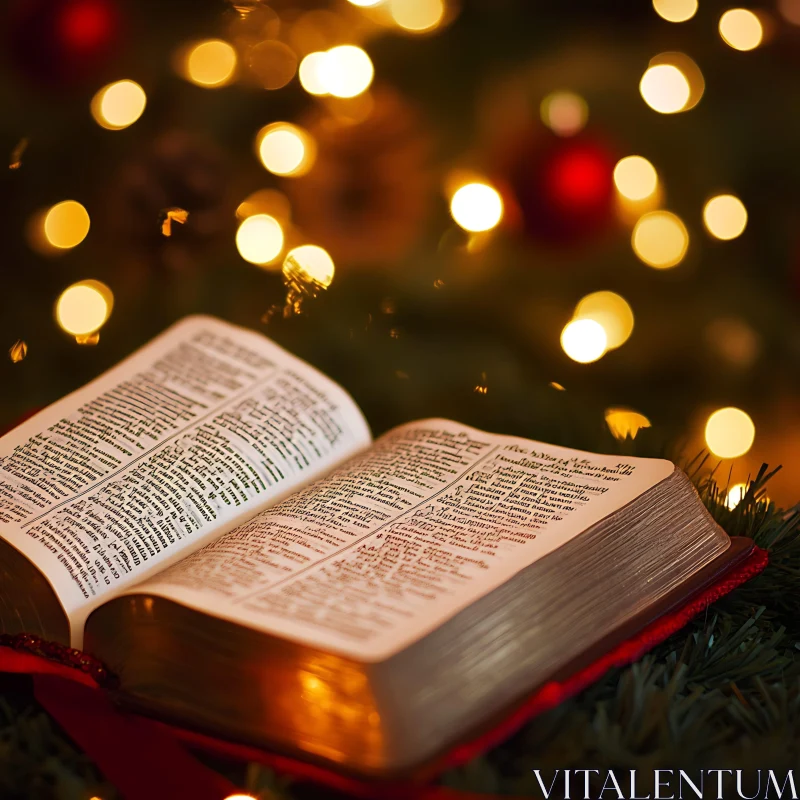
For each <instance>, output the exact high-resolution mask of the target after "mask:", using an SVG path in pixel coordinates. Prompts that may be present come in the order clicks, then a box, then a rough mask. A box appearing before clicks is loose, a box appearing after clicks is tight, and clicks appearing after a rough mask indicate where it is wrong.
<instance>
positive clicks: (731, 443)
mask: <svg viewBox="0 0 800 800" xmlns="http://www.w3.org/2000/svg"><path fill="white" fill-rule="evenodd" d="M705 437H706V445H707V446H708V449H709V450H710V451H711V452H712V453H713V454H714V455H715V456H718V457H719V458H738V457H739V456H743V455H744V454H745V453H746V452H747V451H748V450H749V449H750V448H751V447H752V446H753V441H754V440H755V438H756V426H755V425H754V424H753V420H752V419H750V417H749V415H748V414H747V413H746V412H744V411H742V410H741V409H740V408H732V407H729V408H720V409H718V410H717V411H715V412H714V413H713V414H711V416H710V417H709V418H708V421H707V422H706V431H705Z"/></svg>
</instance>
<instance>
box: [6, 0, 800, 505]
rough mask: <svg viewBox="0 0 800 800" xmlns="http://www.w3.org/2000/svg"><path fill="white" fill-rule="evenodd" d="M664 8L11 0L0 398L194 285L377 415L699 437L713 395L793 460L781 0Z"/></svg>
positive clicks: (136, 326)
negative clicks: (748, 6)
mask: <svg viewBox="0 0 800 800" xmlns="http://www.w3.org/2000/svg"><path fill="white" fill-rule="evenodd" d="M771 2H772V0H770V3H771ZM654 6H655V7H653V6H650V5H649V4H645V3H634V2H631V3H623V4H613V5H609V4H595V3H589V2H576V3H572V4H568V5H567V4H564V3H559V2H554V0H548V1H547V2H541V3H531V2H530V0H482V1H480V0H472V2H464V3H463V4H461V5H458V4H456V3H455V2H453V1H452V0H448V1H447V2H444V0H352V2H349V3H348V2H345V0H341V2H331V3H315V4H312V3H309V2H300V1H299V0H297V1H296V2H291V1H290V0H276V2H272V3H267V2H260V1H259V0H241V2H233V1H232V2H229V3H224V2H223V0H203V2H200V0H173V2H171V3H156V2H139V3H135V4H134V3H125V2H123V0H28V1H27V2H22V1H21V0H16V1H15V2H11V3H9V4H7V5H6V8H5V10H4V12H3V13H4V14H5V18H4V19H3V21H2V26H1V27H0V30H2V32H3V35H4V36H5V37H6V46H5V48H4V50H5V53H6V56H7V57H6V63H5V65H4V68H3V71H2V72H1V73H0V107H2V109H3V111H4V113H3V114H2V117H0V146H2V147H5V148H6V152H7V153H8V154H9V164H8V167H9V168H8V169H7V170H4V172H5V174H4V175H3V178H2V180H3V192H2V223H0V224H2V230H3V258H2V262H1V263H2V270H3V290H2V314H0V344H2V345H3V348H4V350H5V351H6V352H7V353H8V355H7V357H4V358H3V359H2V361H0V386H2V396H1V398H0V399H1V401H2V406H0V424H11V423H12V422H13V421H14V420H15V419H16V418H17V417H19V416H20V415H22V414H23V413H25V412H27V411H29V410H31V409H32V408H33V407H36V406H41V405H44V404H46V403H49V402H51V401H53V400H55V399H56V398H58V397H59V396H61V395H63V394H64V393H66V392H68V391H70V390H71V389H74V388H76V387H77V386H78V385H80V384H82V383H84V382H85V381H87V380H88V379H90V378H92V377H93V376H95V375H97V374H98V373H99V372H100V371H101V370H103V369H104V368H106V367H108V366H110V365H111V364H113V363H115V362H117V361H118V360H120V359H121V358H122V357H123V356H125V355H126V354H127V353H129V352H130V351H131V350H132V349H133V348H135V347H136V346H138V345H140V344H142V343H143V342H144V341H146V340H147V339H148V338H150V337H151V336H152V335H154V334H155V333H156V332H158V331H159V330H161V329H162V328H163V327H165V326H166V325H167V324H169V323H170V322H172V321H173V320H175V319H177V318H179V317H181V316H183V315H185V314H188V313H194V312H204V313H213V314H217V315H219V316H221V317H224V318H226V319H229V320H231V321H234V322H238V323H241V324H244V325H248V326H250V327H256V328H259V327H260V328H261V329H262V330H264V331H265V332H266V333H267V334H268V335H269V336H271V337H273V338H274V339H276V340H277V341H278V342H280V343H282V344H284V345H285V346H286V347H288V348H289V349H291V350H292V351H294V352H296V353H298V354H299V355H301V356H303V357H305V358H307V359H308V360H309V361H310V362H312V363H313V364H315V365H317V366H318V367H320V368H321V369H322V370H324V371H326V372H328V373H329V374H331V375H332V377H334V378H335V379H337V380H339V381H341V382H342V383H343V384H344V385H345V386H346V387H347V388H348V389H349V390H350V391H351V392H352V394H353V395H354V397H355V398H356V400H357V401H358V402H359V403H360V404H361V406H362V408H363V409H364V410H365V412H366V414H367V417H368V418H369V420H370V421H371V423H372V425H373V428H374V430H375V432H376V433H378V432H381V431H383V430H385V429H386V428H388V427H390V426H392V425H394V424H397V423H399V422H402V421H405V420H408V419H413V418H417V417H422V416H433V415H441V416H449V417H454V418H457V419H459V420H462V421H464V422H468V423H471V424H474V425H477V426H479V427H483V428H487V429H490V430H496V431H502V432H509V433H515V434H518V435H522V436H531V437H535V438H541V439H545V440H549V441H556V442H560V443H563V444H568V445H574V446H583V447H587V448H597V449H601V448H606V449H610V448H613V447H614V446H615V445H614V442H613V439H612V437H611V434H610V433H609V431H608V429H607V427H606V426H607V424H608V425H609V426H610V427H611V428H612V429H613V430H614V432H615V433H616V434H617V436H624V433H625V432H626V431H628V432H633V433H635V431H636V429H637V428H638V427H639V426H641V425H647V424H648V423H652V427H653V431H652V432H651V433H655V434H656V435H655V436H654V437H653V436H651V440H668V439H669V440H673V441H675V440H676V439H680V438H685V439H686V440H687V442H688V444H687V447H689V448H690V449H692V448H694V449H695V450H697V449H699V448H700V447H701V446H703V438H704V430H705V426H706V421H707V420H708V419H709V415H710V414H711V412H713V411H714V410H715V409H721V408H729V407H733V408H736V409H741V410H742V411H743V412H745V413H744V414H743V413H735V412H733V411H730V412H726V413H724V414H721V415H717V416H715V417H714V419H713V421H712V422H711V424H710V425H709V428H708V431H707V436H706V439H707V444H708V446H710V447H711V449H712V450H713V451H714V452H715V453H716V454H717V455H718V456H720V457H734V456H740V455H741V457H739V458H737V459H736V460H735V461H734V462H732V463H733V465H734V479H735V480H743V479H744V478H745V477H746V475H747V473H748V472H755V469H754V465H756V464H757V463H760V462H761V461H762V460H769V461H772V462H774V463H780V462H783V463H784V464H785V465H786V466H787V467H788V468H789V469H787V470H785V471H784V476H785V477H784V487H787V486H791V478H792V473H794V475H796V474H797V472H798V470H800V457H798V455H797V448H796V447H795V446H794V445H795V437H796V435H797V434H796V433H794V432H793V431H796V430H797V429H798V425H797V422H798V421H800V402H798V388H799V387H800V381H799V379H798V374H800V373H799V372H798V369H797V367H798V362H800V321H799V317H798V314H797V304H798V292H800V240H798V233H797V231H798V230H800V228H798V225H797V219H798V216H799V215H800V207H799V206H800V204H799V203H798V193H797V191H796V189H795V187H796V186H798V185H800V162H798V160H797V158H796V156H795V147H796V141H797V139H798V135H800V102H798V100H799V99H800V85H799V84H798V82H797V80H796V75H797V70H798V67H800V55H799V54H800V46H799V45H800V27H797V25H798V24H800V0H781V2H780V3H779V6H773V5H771V4H770V5H769V6H767V5H764V6H759V7H757V8H753V9H752V10H745V9H738V10H735V11H728V13H725V14H723V12H725V11H726V10H727V9H728V6H727V5H721V4H719V3H717V2H711V0H708V2H704V3H703V4H702V5H701V6H700V7H699V8H698V7H697V4H696V2H695V0H655V2H654ZM64 201H72V202H69V203H65V202H64ZM306 245H315V246H316V247H315V248H311V249H309V248H308V247H305V246H306ZM298 248H302V249H298ZM319 248H323V249H322V250H320V249H319ZM331 259H332V261H333V263H334V264H335V275H334V276H333V279H332V280H331V274H330V264H331ZM328 284H329V285H328ZM287 286H288V288H287ZM68 287H70V288H69V291H67V289H68ZM287 292H288V294H289V295H290V297H289V309H290V311H296V310H298V309H299V311H300V313H299V314H298V313H289V314H284V313H282V309H283V307H284V304H285V303H286V301H287ZM623 298H624V299H623ZM57 302H58V308H57V311H56V312H55V317H56V318H55V319H54V308H55V307H56V303H57ZM564 389H566V391H564ZM615 409H617V410H616V411H614V410H615ZM629 409H634V410H635V411H636V412H638V413H636V414H631V413H627V412H628V410H629ZM604 417H605V420H604ZM606 420H607V421H606ZM753 423H754V424H755V445H754V446H753V448H752V450H750V453H749V454H748V455H743V454H744V453H746V452H747V451H748V448H749V447H750V445H751V443H752V440H753V436H752V433H753V430H752V424H753ZM640 438H641V437H640ZM637 444H638V441H637ZM645 444H646V443H645ZM652 446H655V445H652ZM751 458H752V460H750V459H751ZM727 463H728V462H726V468H727ZM779 481H780V476H778V478H776V480H775V482H774V484H775V485H774V488H773V489H772V491H773V492H774V495H775V496H777V497H778V498H780V499H783V500H784V501H785V502H790V501H794V500H795V499H796V498H795V497H794V496H792V495H791V493H790V492H788V491H787V490H786V489H785V488H784V491H783V494H781V491H782V490H781V484H780V482H779Z"/></svg>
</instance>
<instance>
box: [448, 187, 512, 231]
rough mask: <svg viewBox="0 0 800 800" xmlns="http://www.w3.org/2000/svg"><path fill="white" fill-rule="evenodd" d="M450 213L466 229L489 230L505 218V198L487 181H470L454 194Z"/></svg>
mask: <svg viewBox="0 0 800 800" xmlns="http://www.w3.org/2000/svg"><path fill="white" fill-rule="evenodd" d="M450 213H451V214H452V215H453V219H454V220H455V221H456V222H457V223H458V224H459V225H460V226H461V227H462V228H463V229H464V230H466V231H472V232H473V233H479V232H480V231H489V230H491V229H492V228H494V227H496V225H497V224H498V223H499V222H500V220H501V219H502V218H503V200H502V198H501V197H500V194H499V193H498V192H497V190H496V189H493V188H492V187H491V186H489V185H487V184H485V183H468V184H467V185H466V186H462V187H461V188H460V189H459V190H458V191H457V192H456V193H455V194H454V195H453V198H452V200H451V201H450Z"/></svg>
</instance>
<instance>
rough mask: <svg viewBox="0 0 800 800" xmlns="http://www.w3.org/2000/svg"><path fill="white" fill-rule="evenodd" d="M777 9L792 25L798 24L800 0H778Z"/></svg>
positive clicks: (799, 23) (799, 19) (799, 22)
mask: <svg viewBox="0 0 800 800" xmlns="http://www.w3.org/2000/svg"><path fill="white" fill-rule="evenodd" d="M778 11H779V12H780V14H781V16H782V17H783V18H784V19H785V20H786V21H787V22H790V23H791V24H792V25H800V0H778Z"/></svg>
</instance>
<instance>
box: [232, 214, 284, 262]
mask: <svg viewBox="0 0 800 800" xmlns="http://www.w3.org/2000/svg"><path fill="white" fill-rule="evenodd" d="M236 248H237V249H238V251H239V255H240V256H241V257H242V258H243V259H244V260H245V261H249V262H250V263H251V264H269V263H270V261H274V260H275V259H276V258H277V257H278V256H279V255H280V254H281V250H283V228H281V224H280V223H279V222H278V220H276V219H275V217H271V216H270V215H269V214H254V215H253V216H252V217H247V218H246V219H245V220H244V221H243V222H242V224H241V225H240V226H239V230H238V231H236Z"/></svg>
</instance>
